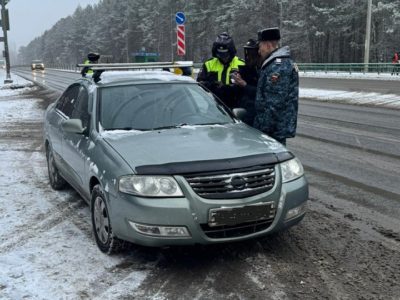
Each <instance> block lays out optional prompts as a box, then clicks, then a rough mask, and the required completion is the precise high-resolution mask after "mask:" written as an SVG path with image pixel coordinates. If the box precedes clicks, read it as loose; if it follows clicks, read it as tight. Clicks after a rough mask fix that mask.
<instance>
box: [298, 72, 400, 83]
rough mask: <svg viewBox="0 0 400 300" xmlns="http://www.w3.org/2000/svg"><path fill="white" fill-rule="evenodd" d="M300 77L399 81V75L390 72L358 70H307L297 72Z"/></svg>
mask: <svg viewBox="0 0 400 300" xmlns="http://www.w3.org/2000/svg"><path fill="white" fill-rule="evenodd" d="M299 76H300V77H305V78H307V77H308V78H332V79H335V78H337V79H369V80H386V81H387V80H390V81H392V80H393V81H400V76H398V75H396V76H394V75H391V74H390V73H379V74H378V73H360V72H353V73H349V72H333V71H330V72H322V71H316V72H312V71H307V72H302V71H300V72H299Z"/></svg>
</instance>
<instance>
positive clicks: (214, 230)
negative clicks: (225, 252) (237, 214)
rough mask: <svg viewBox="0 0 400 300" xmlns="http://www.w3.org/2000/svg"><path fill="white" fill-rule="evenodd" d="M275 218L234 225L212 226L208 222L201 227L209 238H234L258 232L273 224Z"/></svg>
mask: <svg viewBox="0 0 400 300" xmlns="http://www.w3.org/2000/svg"><path fill="white" fill-rule="evenodd" d="M272 222H273V219H271V220H262V221H256V222H249V223H243V224H239V225H234V226H217V227H210V226H209V225H208V224H200V226H201V229H202V230H203V232H204V233H205V235H207V236H208V237H209V238H213V239H223V238H234V237H240V236H245V235H249V234H252V233H256V232H259V231H262V230H265V229H267V228H268V227H269V226H271V224H272Z"/></svg>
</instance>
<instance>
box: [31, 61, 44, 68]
mask: <svg viewBox="0 0 400 300" xmlns="http://www.w3.org/2000/svg"><path fill="white" fill-rule="evenodd" d="M31 69H32V70H44V63H43V62H42V61H41V60H32V63H31Z"/></svg>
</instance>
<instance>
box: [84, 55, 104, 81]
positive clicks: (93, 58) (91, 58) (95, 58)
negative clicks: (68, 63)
mask: <svg viewBox="0 0 400 300" xmlns="http://www.w3.org/2000/svg"><path fill="white" fill-rule="evenodd" d="M87 58H88V59H87V60H85V62H84V63H83V64H84V65H89V64H97V63H98V62H99V59H100V54H98V53H94V52H90V53H89V54H88V56H87ZM81 74H82V76H83V77H86V74H88V75H93V70H92V69H91V68H90V67H83V68H82V71H81Z"/></svg>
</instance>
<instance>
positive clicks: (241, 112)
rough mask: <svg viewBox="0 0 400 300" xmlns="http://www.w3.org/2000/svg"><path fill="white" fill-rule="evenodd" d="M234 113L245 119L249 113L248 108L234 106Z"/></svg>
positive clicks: (240, 118) (237, 116)
mask: <svg viewBox="0 0 400 300" xmlns="http://www.w3.org/2000/svg"><path fill="white" fill-rule="evenodd" d="M232 112H233V115H234V116H235V117H236V118H238V119H239V120H243V119H244V118H245V117H246V115H247V110H245V109H244V108H234V109H232Z"/></svg>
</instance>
